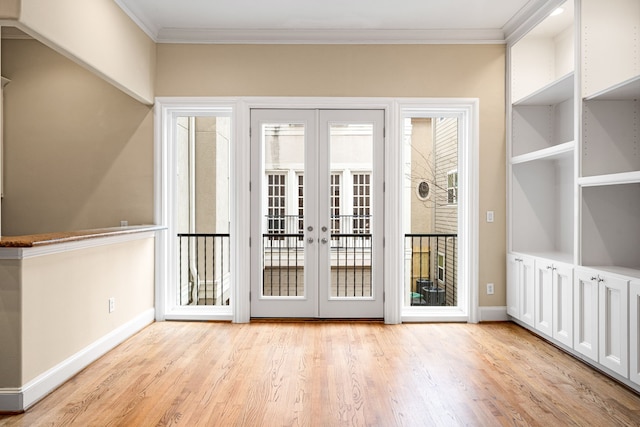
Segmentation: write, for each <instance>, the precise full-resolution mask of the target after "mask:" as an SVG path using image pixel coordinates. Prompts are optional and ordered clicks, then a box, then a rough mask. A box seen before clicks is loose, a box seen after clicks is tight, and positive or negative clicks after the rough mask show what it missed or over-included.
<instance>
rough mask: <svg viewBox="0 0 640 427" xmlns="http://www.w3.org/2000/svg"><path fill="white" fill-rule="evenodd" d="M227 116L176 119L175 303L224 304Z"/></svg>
mask: <svg viewBox="0 0 640 427" xmlns="http://www.w3.org/2000/svg"><path fill="white" fill-rule="evenodd" d="M230 137H231V118H230V117H228V116H217V117H216V116H207V117H204V116H201V117H178V118H177V119H176V149H177V159H178V160H177V163H178V165H177V170H178V173H177V176H176V185H177V188H178V191H177V192H176V199H177V200H176V218H177V227H176V229H177V232H178V236H177V237H178V239H177V246H178V247H177V248H176V249H177V251H176V252H177V253H178V258H179V260H178V277H179V280H178V287H179V288H178V292H177V293H176V299H177V301H176V303H177V305H179V306H196V305H209V306H222V305H229V298H230V294H231V288H232V283H231V265H230V262H229V261H230V259H231V256H230V255H231V254H230V249H229V224H230V216H229V206H230V205H231V204H230V202H229V171H230V170H229V165H230V157H229V148H230V147H229V141H230Z"/></svg>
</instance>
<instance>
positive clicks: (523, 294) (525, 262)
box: [520, 256, 535, 327]
mask: <svg viewBox="0 0 640 427" xmlns="http://www.w3.org/2000/svg"><path fill="white" fill-rule="evenodd" d="M520 259H521V260H522V261H520V320H522V321H523V322H524V323H526V324H528V325H530V326H533V327H535V289H534V274H533V273H534V265H533V258H530V257H525V256H522V257H520Z"/></svg>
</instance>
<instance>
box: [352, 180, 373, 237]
mask: <svg viewBox="0 0 640 427" xmlns="http://www.w3.org/2000/svg"><path fill="white" fill-rule="evenodd" d="M370 218H371V174H370V173H357V174H354V175H353V233H354V234H367V233H369V230H370V229H369V219H370Z"/></svg>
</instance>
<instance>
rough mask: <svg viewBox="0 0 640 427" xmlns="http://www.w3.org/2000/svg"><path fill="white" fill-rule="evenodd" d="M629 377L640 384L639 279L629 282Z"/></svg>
mask: <svg viewBox="0 0 640 427" xmlns="http://www.w3.org/2000/svg"><path fill="white" fill-rule="evenodd" d="M629 379H630V380H631V381H633V382H634V383H636V384H638V385H640V280H633V281H631V283H630V284H629Z"/></svg>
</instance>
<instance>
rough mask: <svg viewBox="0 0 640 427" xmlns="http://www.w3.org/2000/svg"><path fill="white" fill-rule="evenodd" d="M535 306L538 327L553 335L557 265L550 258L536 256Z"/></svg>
mask: <svg viewBox="0 0 640 427" xmlns="http://www.w3.org/2000/svg"><path fill="white" fill-rule="evenodd" d="M534 266H535V271H534V291H535V298H534V307H535V324H536V329H537V330H538V331H539V332H541V333H543V334H545V335H547V336H549V337H552V336H553V299H554V298H553V296H554V294H553V279H554V272H555V267H554V265H553V263H552V262H551V261H549V260H546V259H543V258H536V260H535V261H534Z"/></svg>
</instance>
